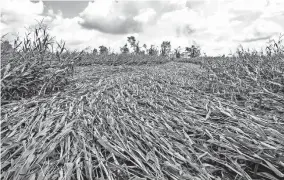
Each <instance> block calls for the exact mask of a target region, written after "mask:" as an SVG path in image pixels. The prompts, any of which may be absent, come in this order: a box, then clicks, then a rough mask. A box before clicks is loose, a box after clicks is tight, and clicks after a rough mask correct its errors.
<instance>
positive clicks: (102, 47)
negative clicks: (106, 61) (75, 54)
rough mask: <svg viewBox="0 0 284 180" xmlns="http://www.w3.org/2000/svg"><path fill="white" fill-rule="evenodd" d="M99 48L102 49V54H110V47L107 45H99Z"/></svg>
mask: <svg viewBox="0 0 284 180" xmlns="http://www.w3.org/2000/svg"><path fill="white" fill-rule="evenodd" d="M99 49H100V54H108V48H107V47H105V46H103V45H101V46H100V47H99Z"/></svg>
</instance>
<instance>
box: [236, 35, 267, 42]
mask: <svg viewBox="0 0 284 180" xmlns="http://www.w3.org/2000/svg"><path fill="white" fill-rule="evenodd" d="M269 38H271V36H264V37H256V38H247V39H244V40H242V41H241V42H255V41H262V40H267V39H269Z"/></svg>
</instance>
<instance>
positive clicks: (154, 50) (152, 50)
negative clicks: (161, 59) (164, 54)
mask: <svg viewBox="0 0 284 180" xmlns="http://www.w3.org/2000/svg"><path fill="white" fill-rule="evenodd" d="M148 54H149V55H151V56H154V55H157V54H158V49H157V48H156V47H155V46H154V45H151V47H150V48H149V50H148Z"/></svg>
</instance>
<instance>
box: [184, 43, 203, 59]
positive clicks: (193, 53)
mask: <svg viewBox="0 0 284 180" xmlns="http://www.w3.org/2000/svg"><path fill="white" fill-rule="evenodd" d="M185 51H187V52H189V55H190V57H191V58H194V57H199V56H200V47H199V46H196V45H192V46H191V47H186V48H185Z"/></svg>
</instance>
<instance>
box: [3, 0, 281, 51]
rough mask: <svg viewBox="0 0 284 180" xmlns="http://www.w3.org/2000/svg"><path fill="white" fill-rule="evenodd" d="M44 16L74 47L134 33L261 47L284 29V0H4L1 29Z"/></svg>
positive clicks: (177, 42)
mask: <svg viewBox="0 0 284 180" xmlns="http://www.w3.org/2000/svg"><path fill="white" fill-rule="evenodd" d="M42 19H44V22H45V23H46V24H47V25H48V26H49V30H50V34H51V35H52V36H55V37H56V39H57V40H58V41H60V40H64V41H65V42H66V46H67V47H68V48H70V49H78V50H81V49H84V48H86V47H90V48H91V49H92V48H98V47H99V46H100V45H104V46H107V47H110V48H111V49H112V50H113V51H115V52H118V51H119V49H120V47H122V46H123V45H124V44H125V43H126V42H127V37H128V36H135V37H136V39H137V40H138V41H139V42H140V44H141V46H142V45H143V44H147V45H148V47H149V46H150V45H151V44H153V45H156V46H160V45H161V43H162V42H163V41H171V45H172V49H173V48H177V47H178V46H181V47H186V46H191V45H192V44H196V45H199V46H200V47H201V50H202V52H203V53H204V52H205V53H206V54H207V55H213V56H214V55H223V54H229V53H231V52H234V51H235V50H236V48H237V47H238V46H239V45H242V46H243V47H244V48H250V49H256V50H259V49H260V48H261V47H264V46H265V44H266V43H267V42H268V40H269V39H278V38H279V36H280V34H284V0H167V1H166V0H162V1H157V0H156V1H150V0H144V1H142V0H139V1H137V0H136V1H134V0H93V1H86V0H85V1H74V0H73V1H55V0H53V1H38V0H34V1H33V2H32V1H30V0H1V25H0V29H1V35H3V34H6V33H9V35H8V36H6V37H8V38H10V39H11V38H14V35H15V34H17V35H19V36H20V37H21V36H23V35H24V33H25V32H27V30H26V27H29V26H33V25H35V24H37V21H39V20H42Z"/></svg>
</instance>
